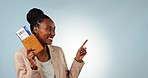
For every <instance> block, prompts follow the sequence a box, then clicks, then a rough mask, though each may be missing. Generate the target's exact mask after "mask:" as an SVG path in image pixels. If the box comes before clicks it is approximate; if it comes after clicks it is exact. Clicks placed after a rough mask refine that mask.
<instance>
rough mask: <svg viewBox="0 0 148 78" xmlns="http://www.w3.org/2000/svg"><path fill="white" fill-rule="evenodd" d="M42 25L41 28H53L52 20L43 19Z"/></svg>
mask: <svg viewBox="0 0 148 78" xmlns="http://www.w3.org/2000/svg"><path fill="white" fill-rule="evenodd" d="M42 24H43V26H46V27H53V28H55V25H54V22H53V21H52V20H50V19H44V20H43V22H42Z"/></svg>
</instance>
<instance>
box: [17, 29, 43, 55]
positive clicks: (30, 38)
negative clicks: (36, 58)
mask: <svg viewBox="0 0 148 78" xmlns="http://www.w3.org/2000/svg"><path fill="white" fill-rule="evenodd" d="M16 35H17V36H18V38H19V39H20V40H21V42H22V44H23V45H24V47H25V48H26V49H27V50H29V49H35V50H34V53H36V54H37V53H39V52H41V51H42V50H43V49H44V47H43V46H42V45H41V43H40V42H39V41H38V39H37V38H36V36H35V35H34V34H32V33H31V32H30V31H29V30H28V28H27V27H26V26H24V27H22V28H21V29H19V30H18V31H17V32H16Z"/></svg>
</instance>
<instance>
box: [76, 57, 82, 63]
mask: <svg viewBox="0 0 148 78" xmlns="http://www.w3.org/2000/svg"><path fill="white" fill-rule="evenodd" d="M75 60H76V61H77V62H79V63H82V62H83V60H78V59H77V58H76V57H75Z"/></svg>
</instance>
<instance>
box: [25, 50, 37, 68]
mask: <svg viewBox="0 0 148 78" xmlns="http://www.w3.org/2000/svg"><path fill="white" fill-rule="evenodd" d="M34 50H35V49H29V50H27V59H28V60H29V62H30V64H31V66H30V67H31V69H32V70H36V69H37V66H36V61H35V60H34V58H35V56H36V55H35V53H34V52H33V51H34Z"/></svg>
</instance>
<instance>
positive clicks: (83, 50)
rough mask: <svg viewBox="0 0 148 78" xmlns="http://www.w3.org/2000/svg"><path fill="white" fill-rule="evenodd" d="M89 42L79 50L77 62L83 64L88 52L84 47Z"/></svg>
mask: <svg viewBox="0 0 148 78" xmlns="http://www.w3.org/2000/svg"><path fill="white" fill-rule="evenodd" d="M87 41H88V40H86V41H85V42H84V43H83V44H82V46H81V47H80V48H79V50H78V51H77V54H76V57H75V60H76V61H78V62H80V63H81V62H83V57H84V56H85V55H86V53H87V51H86V47H84V45H85V44H86V42H87Z"/></svg>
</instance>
